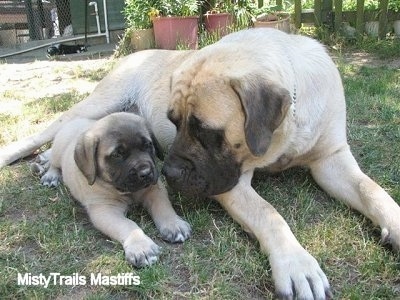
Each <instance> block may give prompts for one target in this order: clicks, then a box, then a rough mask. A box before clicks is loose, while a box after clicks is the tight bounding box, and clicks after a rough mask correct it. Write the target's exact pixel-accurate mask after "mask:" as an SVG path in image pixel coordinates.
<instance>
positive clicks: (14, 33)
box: [0, 0, 125, 57]
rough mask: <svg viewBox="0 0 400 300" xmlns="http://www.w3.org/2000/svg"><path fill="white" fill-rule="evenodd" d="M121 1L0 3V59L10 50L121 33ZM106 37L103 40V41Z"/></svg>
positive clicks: (7, 0) (18, 0) (10, 0)
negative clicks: (111, 31)
mask: <svg viewBox="0 0 400 300" xmlns="http://www.w3.org/2000/svg"><path fill="white" fill-rule="evenodd" d="M123 7H124V0H109V1H106V0H97V1H90V0H0V57H1V54H4V53H5V52H6V53H8V52H9V51H18V50H21V49H29V48H30V47H38V46H39V47H40V45H42V46H46V45H51V44H52V43H55V42H57V41H59V40H64V41H65V40H70V41H72V40H74V39H75V38H76V40H79V39H82V37H83V36H84V37H85V38H87V37H89V38H91V37H99V38H102V41H103V42H104V41H105V40H107V42H109V38H110V30H114V31H115V30H123V29H124V28H125V22H124V17H123V15H122V13H121V11H122V10H123ZM104 37H106V39H105V38H104Z"/></svg>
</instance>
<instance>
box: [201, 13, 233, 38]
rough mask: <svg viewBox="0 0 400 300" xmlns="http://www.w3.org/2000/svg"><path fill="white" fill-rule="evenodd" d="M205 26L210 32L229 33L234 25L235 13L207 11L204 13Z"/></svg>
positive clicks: (222, 34) (220, 34) (221, 34)
mask: <svg viewBox="0 0 400 300" xmlns="http://www.w3.org/2000/svg"><path fill="white" fill-rule="evenodd" d="M204 26H205V27H206V30H207V31H208V32H209V33H216V34H218V35H219V36H224V35H227V34H228V33H229V32H230V30H231V28H232V26H233V15H231V14H229V13H217V14H213V13H207V14H205V15H204Z"/></svg>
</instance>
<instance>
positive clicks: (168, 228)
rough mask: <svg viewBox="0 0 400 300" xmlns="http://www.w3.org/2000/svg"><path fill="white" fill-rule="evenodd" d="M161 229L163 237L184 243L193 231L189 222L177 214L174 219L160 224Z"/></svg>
mask: <svg viewBox="0 0 400 300" xmlns="http://www.w3.org/2000/svg"><path fill="white" fill-rule="evenodd" d="M159 230H160V233H161V237H162V239H163V240H165V241H167V242H170V243H182V242H184V241H185V240H187V239H188V238H189V237H190V235H191V233H192V228H191V227H190V225H189V223H188V222H186V221H184V220H182V219H181V218H180V217H178V216H176V218H175V219H174V220H173V221H170V222H167V223H165V224H160V226H159Z"/></svg>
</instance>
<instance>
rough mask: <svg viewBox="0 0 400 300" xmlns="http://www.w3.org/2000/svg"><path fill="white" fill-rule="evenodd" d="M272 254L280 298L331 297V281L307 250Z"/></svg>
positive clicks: (301, 249) (312, 299)
mask: <svg viewBox="0 0 400 300" xmlns="http://www.w3.org/2000/svg"><path fill="white" fill-rule="evenodd" d="M290 252H291V253H286V254H285V253H281V254H275V255H271V256H270V263H271V268H272V276H273V278H274V281H275V289H276V294H277V296H278V298H279V299H305V300H314V299H331V298H332V293H331V291H330V287H329V282H328V279H327V278H326V276H325V274H324V272H323V271H322V270H321V268H320V267H319V265H318V263H317V261H316V260H315V258H314V257H312V256H311V255H310V254H309V253H308V252H307V251H306V250H304V249H303V248H301V247H299V249H292V251H290Z"/></svg>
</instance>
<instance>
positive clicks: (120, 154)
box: [110, 147, 126, 159]
mask: <svg viewBox="0 0 400 300" xmlns="http://www.w3.org/2000/svg"><path fill="white" fill-rule="evenodd" d="M125 154H126V152H125V149H124V148H123V147H118V148H116V149H115V150H114V151H113V152H112V153H111V155H110V157H111V158H112V159H122V158H124V156H125Z"/></svg>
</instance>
